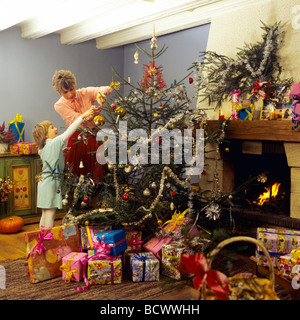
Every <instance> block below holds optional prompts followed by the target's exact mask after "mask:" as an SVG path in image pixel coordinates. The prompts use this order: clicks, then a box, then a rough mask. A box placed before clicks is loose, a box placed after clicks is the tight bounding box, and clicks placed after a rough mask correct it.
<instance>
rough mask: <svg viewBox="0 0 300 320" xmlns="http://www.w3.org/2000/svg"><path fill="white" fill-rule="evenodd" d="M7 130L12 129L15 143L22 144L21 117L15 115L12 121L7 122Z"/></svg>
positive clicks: (23, 129)
mask: <svg viewBox="0 0 300 320" xmlns="http://www.w3.org/2000/svg"><path fill="white" fill-rule="evenodd" d="M8 129H12V131H13V133H14V135H15V138H16V140H17V142H24V133H25V124H24V122H23V116H21V115H19V114H18V113H17V114H16V115H15V118H14V120H11V121H9V122H8Z"/></svg>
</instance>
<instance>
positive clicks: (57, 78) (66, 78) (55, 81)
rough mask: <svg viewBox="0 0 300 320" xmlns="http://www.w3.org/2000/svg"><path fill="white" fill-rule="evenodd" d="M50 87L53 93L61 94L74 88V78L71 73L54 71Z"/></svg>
mask: <svg viewBox="0 0 300 320" xmlns="http://www.w3.org/2000/svg"><path fill="white" fill-rule="evenodd" d="M52 87H53V89H54V90H55V91H57V92H58V93H59V94H61V93H62V92H64V91H66V90H70V89H73V88H74V87H76V78H75V76H74V74H73V73H72V72H71V71H68V70H59V71H56V72H55V74H54V76H53V78H52Z"/></svg>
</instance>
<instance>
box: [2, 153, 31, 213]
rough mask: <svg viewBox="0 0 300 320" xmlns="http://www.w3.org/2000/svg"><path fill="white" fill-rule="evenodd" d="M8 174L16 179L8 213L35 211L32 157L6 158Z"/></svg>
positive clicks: (8, 205)
mask: <svg viewBox="0 0 300 320" xmlns="http://www.w3.org/2000/svg"><path fill="white" fill-rule="evenodd" d="M5 169H6V170H5V171H6V176H9V177H11V179H12V180H13V181H14V189H13V192H12V193H11V194H10V195H9V199H8V203H7V215H8V216H12V215H18V216H26V215H32V214H34V213H35V188H34V185H35V178H34V177H35V175H34V166H33V159H32V158H26V157H24V158H23V157H22V158H18V159H7V160H5Z"/></svg>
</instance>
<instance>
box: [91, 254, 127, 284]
mask: <svg viewBox="0 0 300 320" xmlns="http://www.w3.org/2000/svg"><path fill="white" fill-rule="evenodd" d="M87 263H88V269H87V281H88V284H89V285H93V284H115V283H121V282H122V260H121V255H118V256H115V257H113V256H106V257H103V258H102V257H101V255H100V257H99V256H97V254H96V255H93V251H89V259H88V262H87Z"/></svg>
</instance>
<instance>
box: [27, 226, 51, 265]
mask: <svg viewBox="0 0 300 320" xmlns="http://www.w3.org/2000/svg"><path fill="white" fill-rule="evenodd" d="M51 229H52V228H49V229H48V230H47V231H46V232H45V227H44V226H41V231H40V232H39V233H38V238H39V241H38V243H37V244H36V245H35V246H34V247H33V248H32V249H31V250H30V252H29V254H28V256H27V259H28V258H29V257H30V256H31V255H32V256H33V258H35V256H36V255H35V254H33V253H34V252H36V254H38V255H41V254H42V253H43V251H44V252H45V253H46V252H47V249H46V247H45V246H44V243H43V241H44V240H51V239H53V234H52V233H50V231H51Z"/></svg>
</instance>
